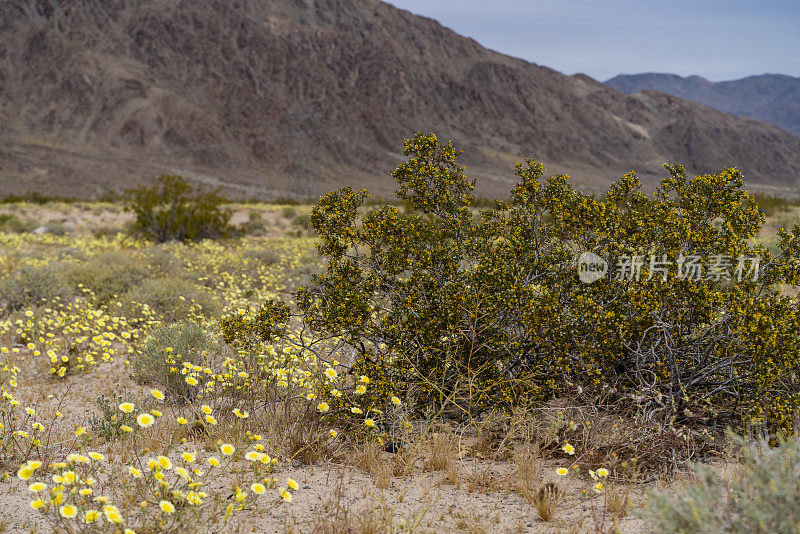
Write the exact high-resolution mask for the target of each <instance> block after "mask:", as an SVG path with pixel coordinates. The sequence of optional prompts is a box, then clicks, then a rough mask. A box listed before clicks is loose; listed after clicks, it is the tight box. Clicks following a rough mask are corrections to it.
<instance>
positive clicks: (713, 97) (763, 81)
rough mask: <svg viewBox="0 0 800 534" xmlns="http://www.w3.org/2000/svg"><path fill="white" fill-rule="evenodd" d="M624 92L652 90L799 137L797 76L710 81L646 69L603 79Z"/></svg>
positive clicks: (761, 76)
mask: <svg viewBox="0 0 800 534" xmlns="http://www.w3.org/2000/svg"><path fill="white" fill-rule="evenodd" d="M604 83H605V84H606V85H608V86H609V87H613V88H614V89H617V90H618V91H622V92H623V93H626V94H634V93H637V92H639V91H646V90H654V91H661V92H664V93H668V94H670V95H673V96H677V97H678V98H683V99H685V100H691V101H692V102H697V103H699V104H703V105H705V106H708V107H710V108H714V109H718V110H720V111H725V112H727V113H731V114H733V115H738V116H740V117H750V118H753V119H757V120H760V121H763V122H767V123H769V124H773V125H775V126H777V127H778V128H781V129H783V130H786V131H787V132H789V133H792V134H794V135H795V136H797V137H800V78H796V77H793V76H786V75H784V74H762V75H759V76H748V77H746V78H742V79H739V80H730V81H723V82H712V81H709V80H707V79H705V78H703V77H702V76H697V75H695V76H686V77H681V76H678V75H675V74H663V73H657V72H648V73H643V74H621V75H619V76H615V77H613V78H611V79H610V80H606V81H605V82H604Z"/></svg>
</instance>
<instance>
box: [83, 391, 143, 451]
mask: <svg viewBox="0 0 800 534" xmlns="http://www.w3.org/2000/svg"><path fill="white" fill-rule="evenodd" d="M127 400H128V399H127V397H125V396H124V395H123V394H122V393H121V392H120V391H118V390H117V389H114V391H113V392H112V394H111V398H110V399H109V398H108V397H106V396H105V395H98V397H97V399H96V402H97V408H98V409H99V410H100V414H99V415H97V414H92V416H91V418H90V419H89V422H90V424H91V425H92V432H94V433H96V434H97V435H99V436H100V437H102V438H103V439H105V440H106V441H111V440H112V439H114V438H116V437H119V436H120V435H122V433H123V432H124V431H123V430H122V427H123V425H127V426H129V427H133V426H135V425H136V414H135V413H133V412H129V413H125V412H121V411H120V409H119V408H118V406H119V405H120V404H121V403H123V402H127Z"/></svg>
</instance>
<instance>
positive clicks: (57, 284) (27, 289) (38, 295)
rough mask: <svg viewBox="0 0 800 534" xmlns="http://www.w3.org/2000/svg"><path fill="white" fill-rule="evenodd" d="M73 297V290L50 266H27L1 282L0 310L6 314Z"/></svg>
mask: <svg viewBox="0 0 800 534" xmlns="http://www.w3.org/2000/svg"><path fill="white" fill-rule="evenodd" d="M72 296H73V293H72V289H71V288H70V287H69V285H68V284H67V283H66V282H65V281H64V280H63V279H62V278H61V276H60V275H59V273H58V271H57V270H56V269H55V268H53V266H52V265H49V264H46V265H42V266H32V265H25V266H22V267H20V268H19V269H17V270H16V271H15V272H13V273H11V275H10V276H9V277H8V278H6V279H4V280H0V309H1V310H4V311H5V312H6V313H10V312H13V311H16V310H19V309H22V308H24V307H35V306H41V305H43V304H47V303H49V302H52V301H53V300H55V299H61V300H66V299H68V298H70V297H72Z"/></svg>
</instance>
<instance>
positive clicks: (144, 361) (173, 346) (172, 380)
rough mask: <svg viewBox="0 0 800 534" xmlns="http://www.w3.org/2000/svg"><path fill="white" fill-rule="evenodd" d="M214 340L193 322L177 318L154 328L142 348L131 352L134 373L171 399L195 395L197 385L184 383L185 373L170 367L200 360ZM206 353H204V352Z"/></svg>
mask: <svg viewBox="0 0 800 534" xmlns="http://www.w3.org/2000/svg"><path fill="white" fill-rule="evenodd" d="M215 348H217V343H215V342H214V340H213V338H212V337H211V336H210V335H209V334H208V333H207V332H206V331H204V330H203V327H202V326H200V325H199V324H197V323H194V322H179V323H174V324H171V325H166V326H161V327H158V328H156V329H154V330H153V331H152V332H151V334H150V335H149V336H148V338H147V340H146V341H145V344H144V347H142V350H141V351H140V352H138V353H136V354H134V355H132V356H131V359H130V362H131V367H132V369H133V377H134V379H135V380H136V381H137V382H140V383H142V384H150V385H157V386H160V387H162V388H164V393H165V394H166V395H167V396H169V397H171V398H173V399H182V400H187V399H194V398H195V397H196V396H197V387H194V386H191V385H189V384H187V382H186V380H184V376H183V375H181V374H180V373H177V372H173V371H170V368H180V367H181V364H182V362H191V363H193V364H196V365H197V364H200V363H202V362H204V360H206V359H207V355H208V353H209V352H213V351H214V350H215ZM204 355H205V356H204Z"/></svg>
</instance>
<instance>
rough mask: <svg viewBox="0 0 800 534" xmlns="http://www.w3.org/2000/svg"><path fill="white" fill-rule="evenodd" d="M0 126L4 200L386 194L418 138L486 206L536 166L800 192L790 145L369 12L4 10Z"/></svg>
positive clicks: (799, 162)
mask: <svg viewBox="0 0 800 534" xmlns="http://www.w3.org/2000/svg"><path fill="white" fill-rule="evenodd" d="M0 123H1V124H2V125H3V127H2V128H0V193H7V192H10V191H24V190H38V191H45V192H49V193H53V194H68V195H73V196H94V195H97V194H99V193H101V192H102V191H104V190H105V189H109V188H112V189H113V188H122V187H127V186H129V185H131V184H133V183H136V182H138V181H141V180H143V179H149V178H151V177H154V176H156V175H158V174H161V173H164V172H171V173H181V174H183V175H185V176H187V177H189V178H192V179H195V180H199V181H202V182H205V183H208V184H210V185H224V186H225V191H226V192H227V193H229V194H236V195H239V196H243V197H262V198H268V197H271V196H272V197H274V196H280V195H296V196H311V195H316V194H319V193H321V192H325V191H327V190H329V189H332V188H334V187H337V186H340V185H342V184H353V185H356V186H362V185H364V186H368V187H370V189H371V190H372V191H375V192H378V193H380V194H389V193H390V192H391V190H392V188H393V184H392V183H391V178H390V177H389V176H388V174H387V170H389V169H391V168H392V167H393V166H394V165H396V164H397V162H398V161H399V160H400V157H401V156H400V154H399V152H400V151H401V148H402V145H401V141H402V139H403V138H405V137H409V136H411V135H412V134H413V133H414V132H415V131H418V130H422V131H436V132H438V133H439V134H440V135H441V136H443V137H445V138H453V139H454V141H455V142H456V143H457V144H458V145H460V147H461V148H463V149H464V150H465V158H464V161H463V162H464V164H466V165H467V169H468V172H471V174H472V175H473V176H475V177H477V178H478V183H479V190H480V192H482V193H484V194H505V193H506V192H507V191H508V189H509V187H510V183H511V181H512V180H513V176H512V173H513V163H514V162H515V161H520V160H521V159H522V158H523V157H525V156H530V155H536V156H537V157H538V158H539V159H540V160H541V161H543V162H544V163H545V164H546V165H547V166H548V169H549V170H551V171H553V172H557V171H563V172H566V173H568V174H571V175H572V176H573V177H574V178H575V179H576V180H577V181H579V182H581V183H583V184H586V185H587V186H588V187H594V186H601V185H603V184H605V183H607V182H608V181H609V180H611V179H612V178H614V177H618V176H619V175H620V174H622V173H624V172H626V171H629V170H631V169H636V170H638V171H639V172H640V173H642V175H643V177H644V178H645V179H647V178H652V177H654V176H655V174H656V173H658V172H659V165H660V164H661V163H662V162H664V161H667V160H677V161H681V162H684V163H685V164H686V165H687V167H688V168H689V169H690V170H692V171H696V172H702V171H711V170H718V169H719V168H720V167H722V166H724V165H733V164H736V165H738V166H739V167H740V169H742V171H743V172H744V173H745V174H746V176H747V177H748V179H750V180H751V182H753V183H758V184H766V185H768V186H771V187H773V188H775V190H785V189H787V188H795V187H797V186H798V180H799V179H800V140H799V139H797V138H796V137H794V136H791V135H789V134H787V133H785V132H783V131H781V130H779V129H777V128H775V127H773V126H769V125H767V124H764V123H761V122H758V121H755V120H752V119H746V118H737V117H733V116H731V115H728V114H725V113H720V112H718V111H715V110H712V109H709V108H707V107H704V106H702V105H699V104H695V103H692V102H687V101H684V100H681V99H678V98H675V97H671V96H668V95H665V94H663V93H657V92H644V93H638V94H635V95H631V96H629V95H625V94H624V93H622V92H619V91H616V90H614V89H612V88H609V87H607V86H605V85H603V84H601V83H599V82H597V81H595V80H593V79H591V78H589V77H586V76H582V75H576V76H565V75H563V74H560V73H558V72H556V71H554V70H551V69H548V68H544V67H540V66H537V65H535V64H531V63H528V62H525V61H522V60H518V59H514V58H511V57H508V56H504V55H502V54H498V53H495V52H492V51H489V50H487V49H485V48H482V47H481V46H480V45H478V44H477V43H476V42H475V41H473V40H471V39H467V38H465V37H462V36H459V35H457V34H455V33H454V32H452V31H450V30H448V29H447V28H444V27H442V26H441V25H440V24H438V23H437V22H435V21H433V20H429V19H426V18H423V17H419V16H415V15H412V14H411V13H409V12H406V11H403V10H399V9H396V8H394V7H393V6H391V5H389V4H386V3H384V2H380V1H378V0H136V1H134V0H92V1H86V0H4V1H3V2H2V3H0Z"/></svg>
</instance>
